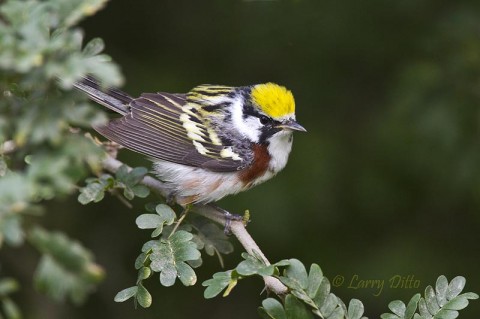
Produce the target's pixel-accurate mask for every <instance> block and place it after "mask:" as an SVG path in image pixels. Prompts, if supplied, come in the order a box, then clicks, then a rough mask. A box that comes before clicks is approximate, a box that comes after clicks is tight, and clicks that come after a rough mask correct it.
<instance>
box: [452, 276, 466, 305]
mask: <svg viewBox="0 0 480 319" xmlns="http://www.w3.org/2000/svg"><path fill="white" fill-rule="evenodd" d="M465 282H466V280H465V278H464V277H462V276H457V277H455V278H453V279H452V281H450V283H449V284H448V288H447V300H452V299H453V298H455V297H456V296H458V295H459V294H460V293H461V292H462V290H463V288H464V287H465Z"/></svg>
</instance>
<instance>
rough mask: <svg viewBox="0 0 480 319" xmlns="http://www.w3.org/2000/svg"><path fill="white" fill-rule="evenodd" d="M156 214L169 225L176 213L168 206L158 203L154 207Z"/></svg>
mask: <svg viewBox="0 0 480 319" xmlns="http://www.w3.org/2000/svg"><path fill="white" fill-rule="evenodd" d="M155 211H156V212H157V214H158V215H159V216H160V217H162V219H163V220H164V221H165V223H166V224H167V225H171V224H172V223H173V221H174V220H175V218H176V217H177V215H176V214H175V212H174V211H173V209H172V208H171V207H170V206H167V205H164V204H159V205H157V206H156V207H155Z"/></svg>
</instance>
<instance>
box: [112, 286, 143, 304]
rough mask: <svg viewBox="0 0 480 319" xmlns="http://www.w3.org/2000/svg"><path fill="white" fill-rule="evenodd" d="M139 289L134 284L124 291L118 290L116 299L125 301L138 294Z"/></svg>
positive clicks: (116, 300)
mask: <svg viewBox="0 0 480 319" xmlns="http://www.w3.org/2000/svg"><path fill="white" fill-rule="evenodd" d="M137 291H138V287H137V286H133V287H130V288H126V289H123V290H122V291H120V292H118V293H117V294H116V295H115V298H114V301H115V302H124V301H126V300H128V299H130V298H132V297H134V296H136V294H137Z"/></svg>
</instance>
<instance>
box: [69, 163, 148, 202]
mask: <svg viewBox="0 0 480 319" xmlns="http://www.w3.org/2000/svg"><path fill="white" fill-rule="evenodd" d="M147 172H148V171H147V169H146V168H144V167H136V168H134V169H133V170H131V171H130V172H129V171H128V169H127V166H125V165H123V166H121V167H120V168H119V169H118V171H117V173H116V174H115V178H114V177H113V176H111V175H109V174H102V175H101V176H100V177H98V178H88V179H87V180H86V182H87V186H85V187H83V188H81V189H80V195H78V201H79V202H80V203H81V204H84V205H85V204H88V203H90V202H94V203H97V202H99V201H101V200H102V199H103V197H104V196H105V192H106V191H110V192H112V193H115V191H117V190H123V196H125V198H127V199H129V200H132V199H133V198H134V197H135V196H137V197H141V198H145V197H147V196H148V194H150V190H149V189H148V188H147V187H146V186H145V185H141V184H139V182H140V181H141V180H142V179H143V178H144V177H145V175H146V174H147Z"/></svg>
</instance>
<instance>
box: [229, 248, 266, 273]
mask: <svg viewBox="0 0 480 319" xmlns="http://www.w3.org/2000/svg"><path fill="white" fill-rule="evenodd" d="M242 257H243V258H245V260H244V261H242V262H240V263H239V264H238V266H237V267H236V268H235V269H236V271H237V272H238V273H239V274H240V275H242V276H251V275H255V274H258V275H260V276H271V275H273V272H274V269H275V267H274V266H273V265H269V266H267V265H265V263H264V262H263V261H262V260H259V259H257V258H256V257H254V256H252V255H249V254H246V253H243V254H242Z"/></svg>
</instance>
